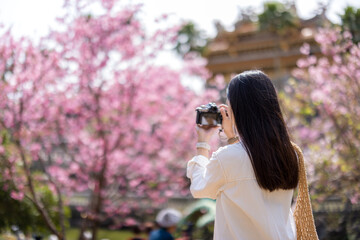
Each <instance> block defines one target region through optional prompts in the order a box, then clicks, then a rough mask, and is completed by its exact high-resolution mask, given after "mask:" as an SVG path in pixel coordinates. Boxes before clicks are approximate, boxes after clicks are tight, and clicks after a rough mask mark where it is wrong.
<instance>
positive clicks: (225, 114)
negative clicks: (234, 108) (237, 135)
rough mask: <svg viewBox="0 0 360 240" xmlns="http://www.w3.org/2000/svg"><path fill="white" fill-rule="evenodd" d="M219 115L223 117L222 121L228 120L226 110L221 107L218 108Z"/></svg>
mask: <svg viewBox="0 0 360 240" xmlns="http://www.w3.org/2000/svg"><path fill="white" fill-rule="evenodd" d="M220 113H221V116H222V117H223V119H230V117H229V115H228V114H227V113H226V109H225V108H223V107H221V108H220Z"/></svg>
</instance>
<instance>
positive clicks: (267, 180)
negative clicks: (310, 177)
mask: <svg viewBox="0 0 360 240" xmlns="http://www.w3.org/2000/svg"><path fill="white" fill-rule="evenodd" d="M228 99H229V102H230V106H231V108H232V111H233V114H234V118H235V125H236V128H237V130H238V133H239V135H240V137H241V139H242V143H243V144H244V146H245V148H246V151H247V153H248V155H249V157H250V160H251V163H252V166H253V168H254V172H255V176H256V179H257V182H258V184H259V186H260V187H261V188H263V189H267V190H269V191H274V190H277V189H293V188H296V187H297V184H298V180H299V173H298V168H299V167H298V161H297V157H296V153H295V151H294V149H293V147H292V144H291V141H290V136H289V133H288V130H287V127H286V124H285V121H284V118H283V116H282V113H281V109H280V105H279V101H278V98H277V94H276V91H275V88H274V85H273V84H272V82H271V80H270V79H269V78H268V76H266V75H265V74H264V73H263V72H261V71H246V72H243V73H241V74H239V75H237V76H235V77H234V78H233V79H232V80H231V81H230V83H229V87H228Z"/></svg>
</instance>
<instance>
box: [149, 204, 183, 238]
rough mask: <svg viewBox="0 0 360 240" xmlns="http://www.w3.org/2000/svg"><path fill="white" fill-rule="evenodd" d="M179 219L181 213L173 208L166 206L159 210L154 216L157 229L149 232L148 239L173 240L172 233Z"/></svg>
mask: <svg viewBox="0 0 360 240" xmlns="http://www.w3.org/2000/svg"><path fill="white" fill-rule="evenodd" d="M180 219H181V213H180V212H179V211H177V210H175V209H172V208H167V209H163V210H161V211H160V212H159V213H158V215H157V216H156V223H157V224H158V225H159V229H156V230H154V231H152V232H151V233H150V237H149V240H174V237H173V235H172V234H173V233H174V232H175V230H176V225H177V224H178V223H179V221H180Z"/></svg>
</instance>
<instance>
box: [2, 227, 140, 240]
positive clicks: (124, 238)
mask: <svg viewBox="0 0 360 240" xmlns="http://www.w3.org/2000/svg"><path fill="white" fill-rule="evenodd" d="M79 232H80V230H79V229H78V228H70V229H68V230H66V239H67V240H77V239H79ZM132 236H133V234H132V233H131V231H117V230H108V229H99V231H98V236H97V239H98V240H101V239H109V240H128V239H129V238H131V237H132ZM8 239H9V240H16V238H15V236H12V237H10V236H7V235H5V234H0V240H8ZM47 239H48V238H47V237H44V240H47Z"/></svg>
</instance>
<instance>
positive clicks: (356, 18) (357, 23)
mask: <svg viewBox="0 0 360 240" xmlns="http://www.w3.org/2000/svg"><path fill="white" fill-rule="evenodd" d="M340 17H341V21H342V28H343V31H349V32H350V33H351V34H352V36H353V38H352V40H353V42H355V43H358V42H360V8H358V9H356V8H355V7H351V6H348V7H346V8H345V10H344V14H342V15H340Z"/></svg>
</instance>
